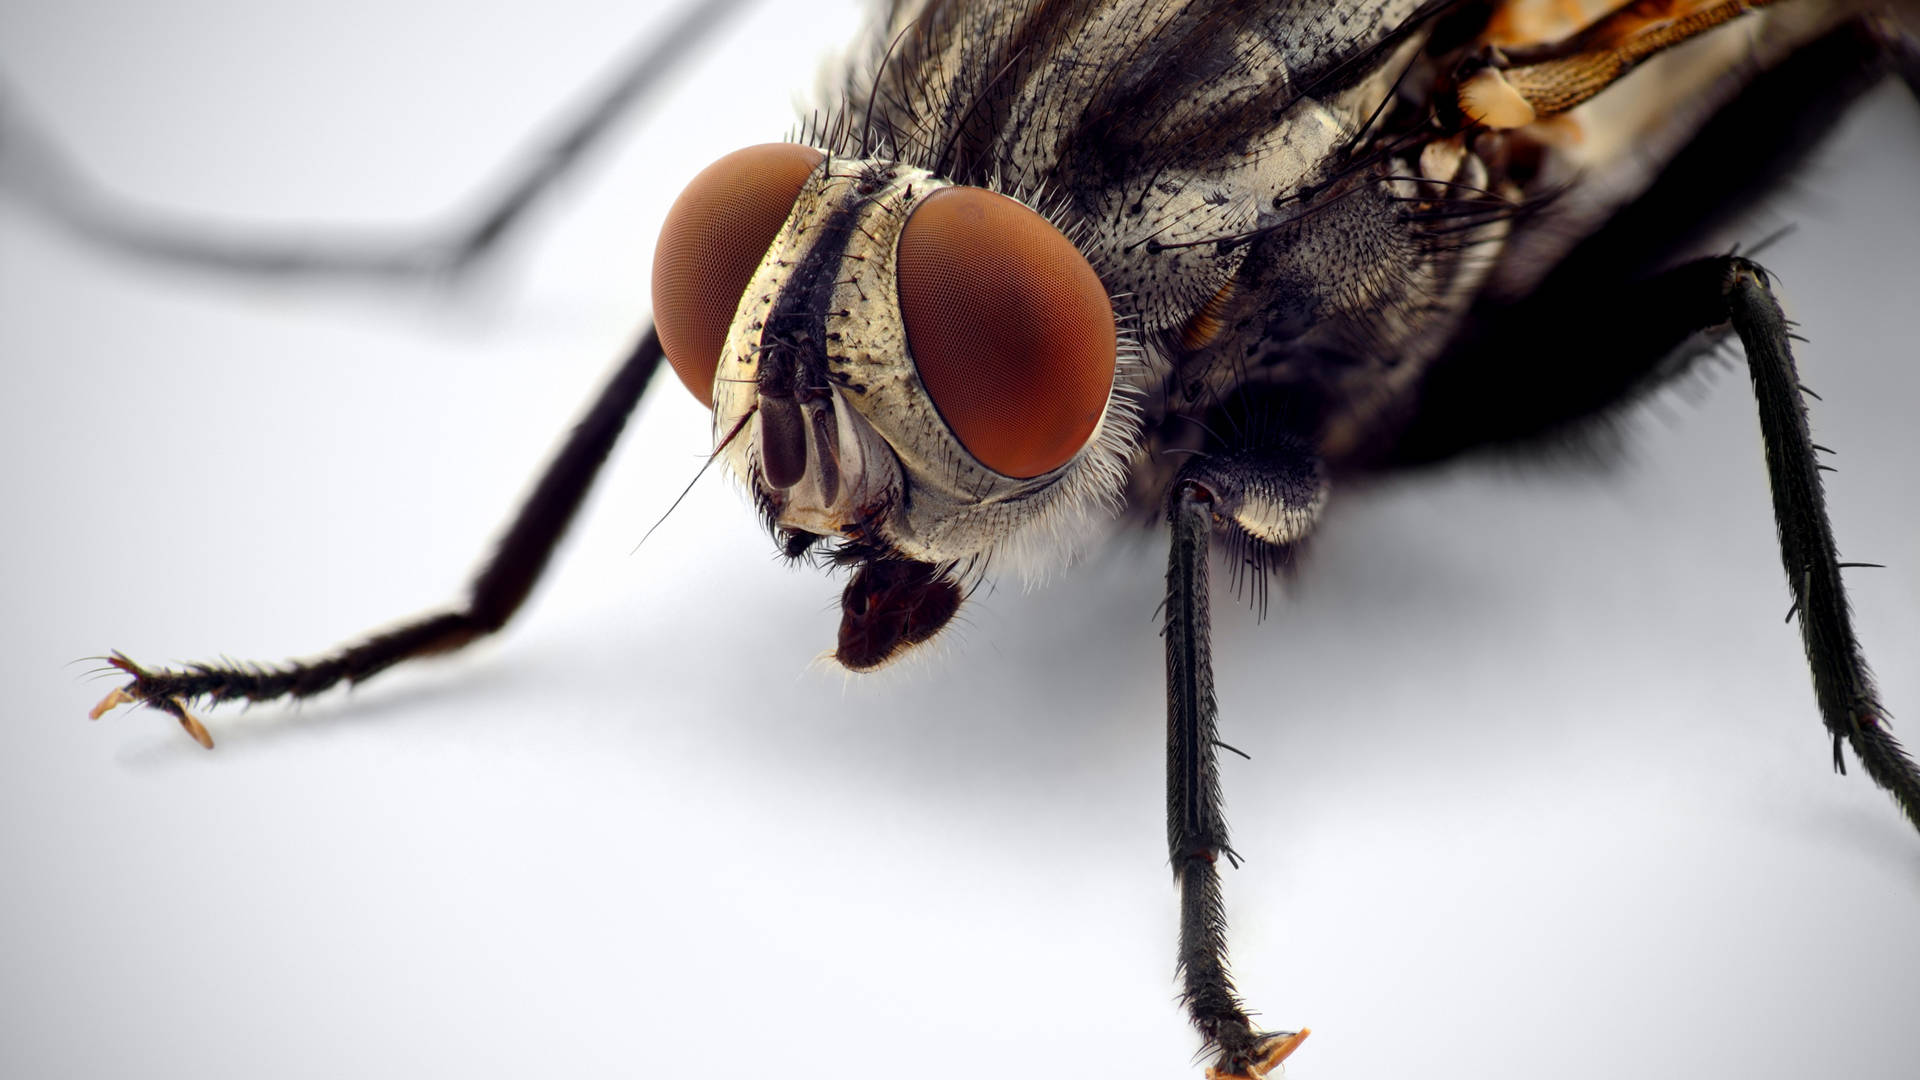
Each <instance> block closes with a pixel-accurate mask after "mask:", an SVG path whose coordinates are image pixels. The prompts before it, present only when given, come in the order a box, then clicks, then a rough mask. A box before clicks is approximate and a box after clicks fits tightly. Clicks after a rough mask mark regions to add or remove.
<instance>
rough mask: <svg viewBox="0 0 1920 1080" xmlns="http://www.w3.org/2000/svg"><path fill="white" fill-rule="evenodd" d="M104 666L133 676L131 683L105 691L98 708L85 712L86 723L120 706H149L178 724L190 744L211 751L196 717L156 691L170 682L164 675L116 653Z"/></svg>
mask: <svg viewBox="0 0 1920 1080" xmlns="http://www.w3.org/2000/svg"><path fill="white" fill-rule="evenodd" d="M107 663H109V664H112V665H113V666H114V667H117V668H119V669H120V670H121V671H124V672H126V673H127V674H129V675H131V676H133V681H132V682H130V683H128V684H126V685H125V686H116V687H114V688H113V689H112V690H111V691H109V692H108V694H107V696H106V697H103V698H101V699H100V703H99V704H98V705H95V706H94V707H93V708H92V709H91V710H89V711H88V713H87V719H89V720H98V719H100V718H101V717H102V716H105V715H107V714H108V713H110V712H112V711H113V710H115V709H117V708H119V707H120V706H122V705H151V706H153V707H154V708H156V709H159V710H160V711H161V712H163V713H166V714H167V715H168V716H171V717H173V718H174V719H175V720H178V721H180V726H181V727H182V728H183V729H185V730H186V733H187V734H188V735H191V736H193V741H194V742H197V743H199V744H200V745H201V746H204V747H206V748H207V749H208V750H211V749H213V736H212V734H210V733H209V732H208V731H207V727H206V725H205V724H202V723H201V722H200V718H199V717H197V716H195V715H193V714H192V713H190V712H188V711H187V703H186V702H185V701H184V700H182V699H181V697H180V696H179V695H177V694H169V693H166V692H165V690H163V689H161V688H160V687H161V686H162V685H163V684H165V683H166V682H167V680H168V679H169V678H170V675H169V673H168V672H164V671H162V672H157V673H156V672H149V671H147V670H146V669H145V668H142V667H141V666H140V665H139V664H136V663H134V662H133V661H132V660H129V659H127V658H126V657H125V656H123V655H121V654H120V653H114V654H113V655H111V656H109V657H107Z"/></svg>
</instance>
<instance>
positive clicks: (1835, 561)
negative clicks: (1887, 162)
mask: <svg viewBox="0 0 1920 1080" xmlns="http://www.w3.org/2000/svg"><path fill="white" fill-rule="evenodd" d="M1715 261H1716V260H1709V261H1708V262H1709V264H1711V263H1712V262H1715ZM1717 262H1718V264H1719V266H1720V269H1721V274H1720V281H1721V292H1720V296H1719V308H1718V310H1716V311H1714V312H1712V314H1713V316H1714V317H1713V318H1712V319H1711V323H1721V322H1731V323H1732V324H1733V329H1734V332H1735V333H1736V334H1738V335H1739V336H1740V343H1741V344H1742V345H1743V346H1744V347H1745V348H1746V353H1747V369H1748V372H1749V374H1751V376H1752V378H1753V394H1754V398H1755V401H1756V403H1757V404H1758V405H1759V409H1760V436H1761V440H1762V442H1763V444H1764V445H1765V449H1766V458H1767V479H1768V481H1769V483H1770V485H1771V487H1772V489H1773V520H1774V524H1775V527H1776V529H1777V531H1778V534H1779V538H1780V561H1781V564H1782V566H1783V567H1784V568H1785V570H1786V574H1787V586H1788V588H1790V589H1791V590H1792V591H1793V612H1794V614H1796V615H1798V616H1799V619H1800V636H1801V639H1802V641H1803V642H1804V643H1805V645H1806V652H1807V662H1808V664H1809V665H1810V666H1811V668H1812V669H1813V689H1814V697H1815V698H1816V699H1817V700H1818V701H1819V704H1820V717H1821V719H1822V720H1823V721H1824V722H1825V723H1826V726H1827V730H1828V731H1829V732H1831V733H1832V735H1833V767H1834V769H1835V770H1837V771H1839V772H1845V771H1846V762H1845V759H1843V758H1842V757H1841V755H1840V744H1841V743H1842V742H1843V741H1844V742H1846V743H1848V744H1850V745H1851V746H1852V747H1853V752H1854V753H1855V754H1857V755H1859V757H1860V761H1861V763H1862V764H1863V765H1865V766H1866V770H1867V775H1868V776H1871V777H1872V778H1873V781H1874V783H1877V784H1879V785H1880V786H1881V787H1882V788H1884V789H1886V790H1887V791H1888V792H1889V793H1891V794H1892V795H1893V797H1894V799H1895V801H1897V802H1898V803H1899V804H1900V808H1901V810H1902V811H1903V812H1904V813H1905V814H1906V817H1907V820H1908V821H1910V822H1912V823H1913V825H1914V827H1915V828H1920V769H1916V768H1915V767H1914V762H1913V759H1912V758H1911V757H1909V756H1908V755H1907V753H1906V751H1905V750H1904V749H1902V748H1901V746H1900V744H1899V742H1898V741H1897V740H1895V739H1894V737H1893V734H1892V733H1891V732H1890V731H1888V730H1887V723H1886V721H1887V710H1886V708H1885V706H1883V705H1881V704H1880V699H1879V692H1878V691H1877V690H1876V689H1875V687H1874V683H1873V674H1872V672H1870V671H1869V670H1868V669H1867V663H1866V660H1865V659H1864V658H1863V656H1862V655H1861V650H1860V641H1859V638H1858V637H1857V636H1856V635H1855V634H1854V630H1853V616H1852V612H1851V611H1850V610H1849V608H1848V605H1847V593H1846V586H1845V585H1844V584H1842V582H1841V580H1840V574H1841V571H1842V570H1844V569H1846V568H1847V567H1848V566H1849V565H1853V564H1849V563H1844V562H1841V561H1840V551H1839V547H1838V545H1836V544H1835V542H1834V539H1833V524H1832V522H1831V521H1829V520H1828V518H1827V499H1826V490H1825V486H1824V485H1823V484H1822V483H1821V480H1820V471H1821V465H1820V461H1819V448H1818V447H1817V446H1816V445H1815V443H1814V441H1813V435H1812V433H1811V431H1810V430H1809V428H1808V425H1807V407H1806V398H1805V388H1804V387H1802V386H1801V385H1800V376H1799V373H1798V371H1797V370H1796V369H1795V368H1794V363H1793V350H1792V347H1791V335H1790V334H1789V331H1788V324H1787V320H1786V316H1785V315H1783V314H1781V311H1780V305H1779V303H1778V302H1776V301H1775V300H1774V297H1773V289H1772V288H1771V286H1770V285H1769V283H1768V280H1767V274H1766V271H1764V270H1762V269H1761V268H1760V267H1759V266H1758V265H1756V264H1755V263H1752V262H1750V261H1748V260H1746V259H1742V258H1737V257H1728V258H1725V259H1720V260H1717ZM1683 269H1684V268H1683ZM1711 323H1709V325H1710V324H1711Z"/></svg>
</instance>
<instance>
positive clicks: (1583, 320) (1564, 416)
mask: <svg viewBox="0 0 1920 1080" xmlns="http://www.w3.org/2000/svg"><path fill="white" fill-rule="evenodd" d="M1585 280H1586V281H1587V283H1588V284H1589V286H1590V290H1589V293H1588V295H1587V296H1586V298H1585V299H1584V301H1583V302H1582V303H1581V304H1580V305H1579V306H1578V307H1577V308H1575V307H1561V306H1552V307H1549V308H1547V309H1545V310H1544V311H1538V312H1531V313H1530V312H1527V311H1515V312H1513V313H1511V314H1512V315H1513V318H1512V319H1509V320H1508V323H1509V324H1510V325H1511V326H1512V327H1513V329H1512V331H1510V332H1506V331H1503V332H1501V333H1492V334H1488V335H1486V336H1484V337H1482V338H1479V339H1476V340H1475V346H1476V347H1479V348H1481V349H1483V350H1484V351H1483V352H1482V353H1481V354H1480V355H1482V356H1484V357H1487V358H1489V367H1488V369H1487V371H1486V372H1483V373H1481V374H1479V375H1477V376H1473V377H1471V378H1461V379H1460V381H1459V382H1458V383H1457V384H1456V383H1451V382H1448V381H1444V380H1443V381H1438V382H1435V383H1433V384H1432V385H1433V387H1434V389H1435V391H1436V395H1435V401H1436V403H1437V407H1436V411H1435V412H1434V413H1432V414H1430V415H1431V416H1432V418H1433V420H1434V426H1433V427H1431V428H1427V429H1425V430H1423V427H1424V425H1423V424H1422V423H1421V422H1420V421H1416V423H1415V424H1414V425H1413V427H1412V429H1411V435H1412V438H1411V442H1410V444H1409V446H1408V447H1405V448H1403V452H1404V451H1405V450H1407V449H1411V450H1412V451H1413V452H1412V453H1409V454H1407V455H1406V458H1405V459H1406V460H1419V459H1421V458H1425V457H1427V456H1428V453H1429V451H1430V448H1431V447H1433V446H1438V445H1445V444H1444V443H1440V442H1438V441H1437V440H1435V438H1434V437H1435V436H1436V435H1443V436H1444V438H1445V439H1447V440H1449V441H1451V442H1452V443H1453V449H1456V450H1457V449H1459V448H1461V447H1463V446H1466V445H1471V443H1469V442H1468V441H1467V440H1466V439H1463V438H1461V436H1460V433H1457V432H1445V431H1444V427H1445V425H1446V424H1447V423H1449V421H1447V420H1445V419H1444V416H1443V414H1442V413H1441V412H1439V411H1438V407H1442V406H1445V405H1447V404H1451V403H1453V402H1456V401H1464V400H1465V394H1467V393H1470V392H1471V388H1472V387H1475V386H1478V387H1481V388H1484V389H1487V390H1488V391H1489V394H1488V396H1489V397H1490V398H1493V399H1494V401H1495V403H1496V404H1499V405H1505V406H1509V408H1508V409H1507V412H1506V418H1505V419H1504V420H1502V421H1500V423H1501V424H1506V423H1511V424H1512V425H1513V426H1512V427H1511V428H1504V427H1499V426H1491V425H1489V426H1482V427H1480V428H1478V429H1477V430H1476V431H1475V432H1474V434H1473V436H1472V438H1474V439H1477V440H1478V441H1479V442H1481V443H1482V444H1485V443H1493V442H1499V441H1503V440H1505V439H1508V438H1512V437H1513V436H1514V434H1515V433H1526V434H1531V435H1536V436H1537V434H1539V433H1542V432H1550V431H1551V430H1553V427H1554V426H1555V425H1561V424H1565V423H1569V422H1574V421H1577V420H1578V419H1580V416H1579V415H1578V413H1580V412H1585V413H1587V414H1588V415H1591V414H1592V412H1593V411H1594V410H1597V409H1603V408H1605V407H1606V406H1607V405H1609V404H1614V403H1617V402H1619V401H1622V400H1626V399H1628V398H1630V397H1631V396H1633V395H1634V394H1635V393H1636V392H1639V391H1642V390H1644V389H1645V388H1647V387H1650V386H1654V385H1657V384H1658V383H1660V382H1661V381H1663V380H1664V379H1666V378H1670V377H1672V376H1673V375H1675V374H1676V373H1677V372H1678V371H1680V370H1684V367H1685V365H1684V364H1678V365H1676V364H1674V363H1671V362H1668V361H1665V360H1663V358H1664V357H1667V356H1669V354H1671V353H1672V352H1673V350H1674V349H1675V348H1676V347H1677V346H1679V345H1680V344H1681V343H1682V342H1683V341H1684V340H1685V339H1686V337H1687V336H1688V335H1689V334H1693V333H1697V332H1699V331H1702V330H1710V329H1713V328H1716V327H1723V326H1728V325H1731V327H1732V329H1733V331H1734V332H1735V333H1736V334H1737V335H1738V336H1739V338H1740V342H1741V344H1742V346H1743V347H1744V348H1745V350H1746V356H1747V368H1748V371H1749V373H1750V374H1751V376H1752V380H1753V390H1754V397H1755V401H1756V404H1757V405H1758V407H1759V412H1760V434H1761V439H1762V442H1763V444H1764V448H1765V453H1766V462H1767V479H1768V482H1769V484H1770V486H1771V488H1772V493H1773V517H1774V523H1775V526H1776V529H1777V531H1778V535H1779V540H1780V558H1781V563H1782V565H1783V566H1784V567H1785V570H1786V575H1787V586H1788V588H1789V589H1790V590H1791V591H1792V593H1793V609H1792V610H1793V614H1794V615H1795V616H1797V617H1798V618H1799V620H1800V634H1801V638H1802V640H1803V642H1804V645H1805V649H1806V654H1807V662H1808V665H1809V667H1810V668H1811V669H1812V675H1813V685H1814V694H1815V697H1816V699H1817V701H1818V703H1819V707H1820V717H1821V720H1822V721H1823V722H1824V723H1825V725H1826V727H1827V730H1828V732H1830V733H1831V734H1832V737H1833V754H1834V757H1833V762H1834V768H1835V769H1836V770H1839V771H1842V772H1844V771H1845V759H1844V758H1843V757H1842V756H1841V752H1840V746H1841V744H1842V743H1847V744H1850V745H1851V746H1852V747H1853V750H1854V753H1855V754H1856V755H1858V756H1859V758H1860V761H1861V763H1862V764H1863V765H1864V766H1865V767H1866V770H1867V775H1869V776H1871V777H1872V778H1873V780H1874V782H1875V783H1877V784H1879V785H1880V786H1881V787H1882V788H1884V789H1885V790H1886V791H1887V792H1889V793H1890V794H1892V795H1893V797H1894V799H1895V800H1896V801H1897V802H1898V803H1899V805H1900V808H1901V810H1902V812H1903V813H1904V814H1905V815H1906V817H1907V820H1908V821H1910V822H1912V823H1913V824H1914V825H1915V827H1920V769H1916V768H1915V766H1914V762H1913V760H1912V759H1911V758H1909V757H1908V756H1907V754H1906V752H1905V751H1904V750H1902V749H1901V747H1900V744H1899V743H1898V742H1897V741H1895V739H1894V737H1893V735H1892V733H1891V732H1890V731H1889V730H1888V729H1887V711H1886V709H1885V708H1884V707H1883V706H1882V705H1881V704H1880V701H1879V697H1878V694H1877V691H1876V690H1875V689H1874V683H1873V676H1872V674H1871V672H1869V671H1868V669H1867V664H1866V661H1865V659H1864V658H1863V657H1862V655H1861V650H1860V643H1859V639H1858V638H1857V637H1856V636H1855V634H1854V630H1853V620H1852V616H1851V614H1850V613H1849V610H1848V606H1847V596H1846V588H1845V586H1844V585H1843V584H1842V582H1841V572H1842V571H1843V570H1844V569H1846V568H1847V566H1848V565H1849V564H1848V563H1845V562H1842V561H1841V560H1840V553H1839V548H1838V545H1837V544H1836V543H1835V542H1834V538H1833V526H1832V524H1831V522H1829V520H1828V518H1827V508H1826V494H1825V490H1824V485H1823V484H1822V483H1821V480H1820V472H1821V470H1822V469H1823V468H1824V466H1822V465H1821V464H1820V461H1819V453H1820V450H1821V448H1820V447H1818V446H1816V445H1815V444H1814V441H1813V436H1812V434H1811V432H1810V430H1809V428H1808V426H1807V410H1806V402H1805V399H1804V393H1805V392H1804V390H1803V389H1802V388H1801V386H1800V381H1799V375H1798V374H1797V373H1796V371H1795V368H1794V362H1793V352H1792V348H1791V340H1790V335H1789V332H1788V329H1789V328H1788V324H1787V322H1786V319H1785V317H1784V316H1783V315H1782V314H1781V312H1780V307H1779V305H1778V304H1777V303H1776V302H1775V300H1774V297H1773V290H1772V288H1771V286H1770V285H1769V284H1768V281H1767V275H1766V272H1765V271H1763V270H1762V269H1761V268H1760V267H1759V266H1758V265H1756V264H1755V263H1753V262H1751V261H1750V260H1747V259H1743V258H1739V257H1735V256H1720V257H1715V258H1707V259H1697V260H1695V261H1693V262H1689V263H1683V264H1681V265H1680V266H1676V267H1674V268H1673V269H1671V270H1668V271H1666V272H1665V273H1662V274H1659V275H1657V276H1655V277H1653V278H1650V279H1648V280H1647V281H1645V282H1641V283H1638V284H1636V285H1633V286H1630V287H1626V288H1621V287H1619V286H1617V285H1615V286H1613V291H1612V294H1611V297H1610V298H1608V299H1596V296H1598V295H1600V294H1598V293H1596V292H1594V291H1592V290H1594V289H1599V288H1602V287H1604V286H1603V285H1602V283H1601V282H1600V281H1598V280H1596V279H1595V278H1593V277H1589V278H1586V279H1585ZM1596 310H1599V311H1605V312H1607V313H1609V317H1607V318H1595V317H1594V312H1595V311H1596ZM1556 311H1557V312H1560V318H1561V320H1562V321H1561V322H1560V323H1559V325H1560V326H1561V327H1562V329H1563V332H1562V333H1560V334H1558V335H1552V334H1544V333H1543V332H1542V330H1543V328H1544V327H1546V326H1549V325H1552V324H1551V323H1549V322H1547V321H1546V319H1547V318H1548V317H1550V316H1551V315H1552V313H1553V312H1556ZM1583 312H1584V313H1583ZM1566 327H1576V328H1578V331H1577V332H1576V333H1573V334H1571V335H1569V334H1567V333H1565V332H1564V328H1566ZM1515 334H1517V335H1521V336H1522V337H1525V336H1531V337H1532V338H1533V340H1532V341H1531V342H1528V341H1525V340H1519V339H1515V338H1513V335H1515ZM1556 337H1557V338H1559V339H1565V340H1566V341H1567V344H1566V347H1565V348H1560V347H1558V346H1555V347H1553V348H1552V349H1551V352H1547V351H1546V350H1543V348H1542V346H1541V344H1540V343H1541V342H1543V341H1548V340H1554V339H1555V338H1556ZM1543 355H1551V356H1552V358H1553V363H1552V364H1551V365H1542V364H1539V363H1537V362H1536V363H1535V364H1534V365H1533V369H1534V370H1533V371H1532V372H1531V373H1528V372H1526V371H1523V370H1521V368H1520V367H1519V366H1518V365H1515V364H1510V363H1509V360H1510V359H1511V360H1519V359H1521V358H1527V357H1530V358H1532V359H1534V360H1536V361H1538V360H1539V359H1540V358H1541V357H1542V356H1543ZM1460 374H1461V375H1465V374H1466V372H1465V371H1464V370H1463V371H1462V372H1460ZM1488 374H1496V375H1497V376H1498V379H1497V381H1493V380H1488V378H1487V375H1488ZM1463 411H1464V410H1463ZM1422 443H1426V444H1427V445H1426V446H1422V445H1421V444H1422ZM1432 456H1436V457H1437V456H1443V455H1440V454H1434V455H1432Z"/></svg>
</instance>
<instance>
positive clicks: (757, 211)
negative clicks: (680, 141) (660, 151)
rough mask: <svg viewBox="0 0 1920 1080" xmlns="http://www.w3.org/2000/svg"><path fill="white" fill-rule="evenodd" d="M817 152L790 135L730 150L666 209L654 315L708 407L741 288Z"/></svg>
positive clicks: (683, 377)
mask: <svg viewBox="0 0 1920 1080" xmlns="http://www.w3.org/2000/svg"><path fill="white" fill-rule="evenodd" d="M822 159H823V155H822V154H821V153H820V151H818V150H815V149H812V148H811V147H806V146H796V145H794V144H793V143H762V144H761V145H759V146H749V147H747V148H746V149H745V150H735V151H734V152H733V153H731V154H728V155H727V156H726V157H723V158H721V159H720V160H719V161H716V162H714V163H713V164H711V165H709V166H707V167H706V168H705V169H702V170H701V171H700V175H698V176H696V177H694V178H693V181H692V182H691V183H689V184H688V185H687V189H686V190H685V191H682V192H681V193H680V197H679V198H678V199H675V200H674V201H673V209H671V210H668V211H667V222H666V224H665V225H662V226H661V227H660V243H659V245H658V246H657V247H656V248H655V249H654V255H653V322H654V325H655V326H656V327H657V328H658V329H659V331H660V345H661V348H662V349H664V350H665V351H666V354H667V363H669V364H672V365H673V373H674V374H675V375H678V376H680V381H681V382H682V383H685V384H686V387H687V389H688V390H689V391H691V392H692V393H693V396H694V397H697V398H699V399H700V401H701V403H703V404H704V405H706V406H707V407H708V408H709V409H711V408H712V407H713V375H714V372H715V371H716V370H717V369H718V368H719V366H720V350H721V348H722V347H723V346H724V345H725V344H726V341H727V329H728V328H729V327H730V326H731V325H732V324H733V313H734V311H735V309H737V308H739V306H740V297H741V294H743V293H745V292H746V291H747V282H749V281H751V280H753V272H754V271H755V270H756V269H758V268H759V266H760V260H761V259H763V258H765V257H766V254H767V248H769V247H770V246H772V244H773V238H774V237H775V236H778V235H779V234H780V227H781V226H782V225H784V224H786V221H787V215H788V214H790V213H792V212H793V200H794V199H796V198H798V197H799V195H800V189H801V188H802V187H803V186H805V184H806V182H807V177H809V176H811V175H812V174H813V170H814V169H815V168H816V167H817V166H819V164H820V162H821V160H822Z"/></svg>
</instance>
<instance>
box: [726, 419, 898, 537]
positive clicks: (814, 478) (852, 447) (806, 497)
mask: <svg viewBox="0 0 1920 1080" xmlns="http://www.w3.org/2000/svg"><path fill="white" fill-rule="evenodd" d="M756 426H757V431H756V436H757V442H758V444H759V454H758V460H759V472H760V476H759V479H760V482H761V484H762V487H763V489H764V490H765V491H766V493H767V495H768V496H769V497H770V498H771V499H772V501H773V505H774V509H775V517H774V520H775V522H776V524H778V525H780V526H781V527H783V528H787V529H798V530H801V531H804V532H809V533H815V534H818V535H822V536H835V535H840V536H844V535H849V533H848V530H849V529H857V528H862V527H864V520H865V519H866V518H867V517H870V516H872V514H873V511H874V508H875V507H876V506H877V505H879V504H880V501H881V500H879V499H877V498H876V496H877V495H879V494H880V493H883V492H884V491H885V490H886V489H887V488H888V486H889V484H888V483H887V478H886V477H873V476H869V475H868V469H867V463H868V462H869V461H871V460H874V457H873V455H870V454H869V453H868V448H867V446H866V442H867V440H868V439H877V438H878V437H879V436H878V435H877V434H875V433H874V432H873V431H872V429H871V428H869V427H867V425H866V422H865V421H864V420H863V419H861V418H860V416H859V415H858V414H857V413H856V412H854V410H852V409H850V408H847V407H845V405H844V403H843V402H841V400H840V397H839V395H838V394H834V393H828V394H825V395H822V396H818V397H813V398H810V399H807V400H800V399H798V398H795V397H792V396H787V395H783V394H778V393H774V394H769V393H765V392H763V393H762V394H761V395H760V401H759V408H758V419H757V421H756Z"/></svg>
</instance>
